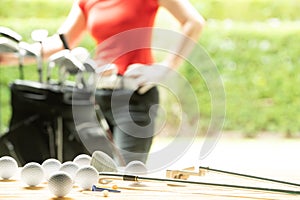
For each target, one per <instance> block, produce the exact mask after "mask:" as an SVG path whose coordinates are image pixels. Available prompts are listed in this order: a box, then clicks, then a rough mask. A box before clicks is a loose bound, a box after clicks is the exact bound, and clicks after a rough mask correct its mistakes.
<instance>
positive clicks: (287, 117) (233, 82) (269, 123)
mask: <svg viewBox="0 0 300 200" xmlns="http://www.w3.org/2000/svg"><path fill="white" fill-rule="evenodd" d="M191 2H192V3H193V4H194V6H195V7H196V8H197V9H198V10H199V12H200V13H202V15H203V16H204V17H205V18H206V20H207V24H206V27H205V29H204V32H203V34H202V37H201V38H200V40H199V44H200V45H201V46H203V48H204V49H205V50H206V51H207V52H208V54H209V55H210V57H211V58H212V60H213V61H214V63H215V64H216V66H217V68H218V70H219V72H220V74H221V77H222V80H223V82H224V87H225V92H226V119H225V123H224V127H223V130H224V131H225V132H236V133H240V134H243V135H244V136H246V137H255V136H257V135H258V134H260V133H264V132H268V133H272V134H276V135H279V134H280V135H281V134H282V135H284V136H286V137H297V136H298V135H299V130H300V114H299V112H298V111H299V108H300V98H299V97H300V89H299V85H300V69H299V65H300V57H299V50H300V47H299V39H300V20H299V19H300V14H299V10H300V4H299V1H298V0H285V1H282V0H191ZM71 4H72V1H71V0H63V1H59V0H47V1H45V0H2V1H1V7H0V26H7V27H9V28H11V29H13V30H15V31H17V32H18V33H20V34H21V35H22V36H23V37H24V40H26V41H29V42H30V41H31V40H30V33H31V31H32V30H34V29H39V28H46V29H47V30H48V31H49V33H50V34H53V33H55V32H56V30H57V28H58V27H59V25H60V24H61V23H62V22H63V20H64V19H65V17H66V15H67V14H68V11H69V10H70V8H71ZM160 20H161V21H160V24H161V25H162V26H163V25H166V26H168V25H170V23H169V21H168V18H167V17H164V16H162V17H161V19H160ZM81 46H84V47H86V48H88V49H90V50H92V49H94V43H93V40H92V39H91V38H90V37H88V36H86V37H85V38H84V40H83V41H82V43H81ZM199 63H200V64H201V60H200V59H199ZM185 65H188V64H185ZM180 72H181V73H182V74H184V75H185V76H186V77H189V79H190V81H191V83H192V85H193V88H194V89H195V91H196V92H197V96H198V101H199V105H200V107H201V119H202V123H201V130H203V132H205V130H206V129H207V127H208V125H209V123H208V122H209V120H210V117H211V114H210V111H211V106H210V104H211V102H210V94H209V91H207V87H206V85H205V82H204V81H199V78H197V77H196V78H195V77H194V76H193V75H194V72H193V70H192V68H190V67H182V68H181V69H180ZM18 77H19V74H18V68H17V67H16V66H15V67H4V66H1V67H0V95H1V96H0V99H1V102H0V103H1V104H0V105H1V112H0V113H1V116H0V120H1V121H0V122H1V127H0V129H1V132H3V131H4V130H5V129H6V128H7V124H8V122H9V119H10V115H11V110H10V92H9V88H8V84H9V83H10V82H11V81H13V80H15V79H17V78H18ZM25 77H26V79H31V80H37V73H36V67H35V66H34V65H32V66H26V70H25ZM168 112H170V113H171V114H172V115H173V116H174V118H176V114H177V113H176V112H177V110H176V109H175V110H172V106H169V109H168ZM175 121H176V120H175Z"/></svg>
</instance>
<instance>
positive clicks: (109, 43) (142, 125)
mask: <svg viewBox="0 0 300 200" xmlns="http://www.w3.org/2000/svg"><path fill="white" fill-rule="evenodd" d="M159 7H163V8H165V9H166V10H168V11H169V12H170V13H171V14H172V15H173V16H174V17H175V18H176V19H177V20H178V22H179V23H180V25H181V33H182V34H183V35H185V36H186V37H187V38H190V39H192V40H197V39H198V37H199V35H200V33H201V30H202V28H203V25H204V19H203V17H202V16H201V15H200V14H199V13H198V12H197V11H196V10H195V9H194V8H193V7H192V5H191V4H190V3H189V2H188V0H77V1H75V2H74V3H73V6H72V9H71V11H70V13H69V15H68V17H67V19H66V20H65V22H64V23H63V24H62V26H61V27H60V28H59V30H58V33H59V34H56V35H53V36H51V37H48V38H47V39H45V40H44V41H43V42H42V45H43V51H44V52H43V55H44V56H45V57H48V56H50V55H51V54H53V53H55V52H57V51H59V50H62V49H64V48H70V49H72V48H74V47H76V46H77V45H78V43H79V41H80V39H81V36H82V35H83V33H84V32H86V31H87V32H89V33H90V34H91V35H92V37H93V38H94V39H95V41H96V43H97V45H98V48H97V51H96V53H95V60H96V61H97V64H98V65H99V67H101V66H107V65H106V64H111V65H110V66H113V67H109V68H105V69H104V73H102V75H103V76H102V77H101V78H100V80H99V82H101V81H102V79H103V80H106V79H105V78H106V77H107V76H111V75H112V74H113V73H117V76H116V77H117V78H119V77H121V78H123V77H126V78H128V79H134V80H136V81H135V82H134V84H133V85H132V84H131V88H126V87H124V85H122V86H123V87H120V86H119V85H118V84H117V85H118V86H116V83H115V82H114V83H113V84H111V85H110V84H108V85H109V86H105V85H107V82H106V83H105V82H104V83H103V82H101V84H98V89H97V91H96V102H97V103H99V105H100V107H101V109H102V111H103V113H104V115H105V117H106V119H107V121H108V123H109V125H110V128H111V130H112V133H113V138H114V142H115V144H116V145H117V147H118V148H119V149H120V151H121V154H122V156H123V158H124V159H125V162H126V163H128V162H130V161H132V160H140V161H142V162H146V160H147V156H148V152H149V150H150V147H151V143H152V138H153V132H154V125H153V123H152V121H151V119H152V118H153V117H155V115H156V111H155V109H154V111H153V110H152V112H151V113H150V114H149V112H150V111H149V110H150V108H151V107H152V106H153V105H156V104H158V91H157V88H156V87H146V85H147V84H149V83H153V82H156V81H159V79H160V78H163V77H164V76H165V74H166V71H167V70H165V68H166V67H167V68H168V69H175V68H177V67H178V66H179V65H180V63H181V61H182V59H181V58H180V56H177V55H169V56H168V57H166V58H165V60H164V61H163V63H160V64H157V63H155V62H154V60H153V58H152V54H151V49H150V48H149V45H150V43H151V28H152V27H153V24H154V20H155V16H156V14H157V11H158V8H159ZM174 42H177V44H178V54H179V55H180V54H181V52H182V53H184V52H186V51H187V50H188V49H189V48H190V45H189V43H188V42H185V41H184V39H182V41H174ZM132 45H133V47H131V46H132ZM36 47H37V48H38V44H37V46H36ZM129 69H134V70H129ZM143 86H144V87H143ZM142 88H146V89H144V90H142ZM132 89H135V92H133V91H132ZM128 110H129V112H130V113H129V112H128ZM119 164H120V163H119Z"/></svg>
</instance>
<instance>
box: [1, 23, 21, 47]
mask: <svg viewBox="0 0 300 200" xmlns="http://www.w3.org/2000/svg"><path fill="white" fill-rule="evenodd" d="M0 35H2V36H3V37H6V38H8V39H10V40H13V41H15V42H17V43H18V42H20V41H21V40H22V36H21V35H19V34H18V33H16V32H15V31H13V30H11V29H10V28H7V27H3V26H0Z"/></svg>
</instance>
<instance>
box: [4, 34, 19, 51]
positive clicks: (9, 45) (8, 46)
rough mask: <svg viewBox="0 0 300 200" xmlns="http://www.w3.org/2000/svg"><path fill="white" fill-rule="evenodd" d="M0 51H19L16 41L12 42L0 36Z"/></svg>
mask: <svg viewBox="0 0 300 200" xmlns="http://www.w3.org/2000/svg"><path fill="white" fill-rule="evenodd" d="M0 52H1V53H17V52H19V46H18V43H16V42H13V41H11V40H9V39H7V38H5V37H1V38H0Z"/></svg>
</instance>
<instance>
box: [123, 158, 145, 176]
mask: <svg viewBox="0 0 300 200" xmlns="http://www.w3.org/2000/svg"><path fill="white" fill-rule="evenodd" d="M124 171H125V173H126V174H131V175H146V174H147V173H148V169H147V167H146V165H145V164H144V163H143V162H141V161H138V160H134V161H131V162H129V163H128V164H127V165H126V167H125V169H124Z"/></svg>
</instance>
